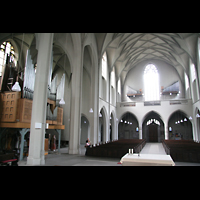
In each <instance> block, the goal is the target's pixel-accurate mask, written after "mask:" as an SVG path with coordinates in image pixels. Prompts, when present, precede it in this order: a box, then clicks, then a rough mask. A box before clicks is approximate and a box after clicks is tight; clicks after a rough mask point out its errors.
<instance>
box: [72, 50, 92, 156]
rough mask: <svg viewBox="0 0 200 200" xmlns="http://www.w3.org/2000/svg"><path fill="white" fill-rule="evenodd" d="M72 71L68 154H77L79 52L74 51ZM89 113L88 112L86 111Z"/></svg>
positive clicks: (78, 133)
mask: <svg viewBox="0 0 200 200" xmlns="http://www.w3.org/2000/svg"><path fill="white" fill-rule="evenodd" d="M74 57H75V58H76V59H75V60H74V69H73V73H72V79H71V87H72V88H71V107H70V135H69V154H78V153H79V141H80V139H79V135H80V131H81V130H80V126H81V83H82V76H81V75H82V74H81V71H82V67H81V51H75V52H74ZM88 112H89V111H88Z"/></svg>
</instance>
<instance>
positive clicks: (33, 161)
mask: <svg viewBox="0 0 200 200" xmlns="http://www.w3.org/2000/svg"><path fill="white" fill-rule="evenodd" d="M26 165H27V166H34V165H41V159H40V158H32V157H28V158H27V164H26Z"/></svg>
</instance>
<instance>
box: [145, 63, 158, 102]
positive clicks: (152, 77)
mask: <svg viewBox="0 0 200 200" xmlns="http://www.w3.org/2000/svg"><path fill="white" fill-rule="evenodd" d="M144 90H145V101H151V100H159V74H158V70H157V68H156V67H155V65H153V64H148V65H147V66H146V68H145V70H144Z"/></svg>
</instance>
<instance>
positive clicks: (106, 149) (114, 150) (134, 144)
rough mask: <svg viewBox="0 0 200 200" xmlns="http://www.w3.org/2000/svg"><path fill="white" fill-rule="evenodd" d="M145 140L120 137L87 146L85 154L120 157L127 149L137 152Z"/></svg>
mask: <svg viewBox="0 0 200 200" xmlns="http://www.w3.org/2000/svg"><path fill="white" fill-rule="evenodd" d="M145 143H146V141H145V140H140V139H121V140H117V141H113V142H109V143H105V144H100V145H95V146H94V145H93V146H91V147H87V149H86V151H87V153H86V155H87V156H97V157H110V158H121V157H122V156H124V155H125V154H126V153H128V151H129V149H134V152H137V153H139V152H140V151H141V150H142V148H143V147H144V145H145Z"/></svg>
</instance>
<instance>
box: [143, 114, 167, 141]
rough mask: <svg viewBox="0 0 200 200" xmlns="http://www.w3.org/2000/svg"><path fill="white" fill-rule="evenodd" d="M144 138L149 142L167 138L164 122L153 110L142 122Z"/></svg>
mask: <svg viewBox="0 0 200 200" xmlns="http://www.w3.org/2000/svg"><path fill="white" fill-rule="evenodd" d="M142 138H143V139H146V141H147V142H161V141H162V140H163V139H165V135H164V123H163V120H162V119H161V117H160V115H159V114H158V113H156V112H154V111H151V112H149V113H147V114H146V116H145V118H144V121H143V123H142Z"/></svg>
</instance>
